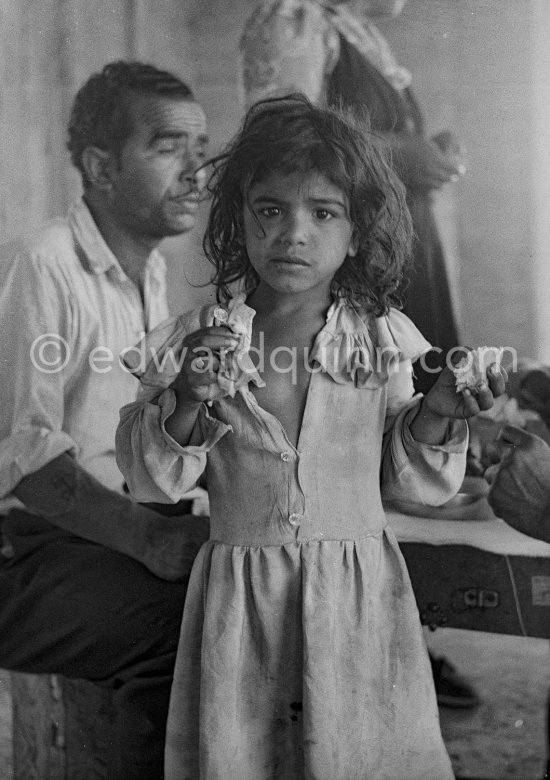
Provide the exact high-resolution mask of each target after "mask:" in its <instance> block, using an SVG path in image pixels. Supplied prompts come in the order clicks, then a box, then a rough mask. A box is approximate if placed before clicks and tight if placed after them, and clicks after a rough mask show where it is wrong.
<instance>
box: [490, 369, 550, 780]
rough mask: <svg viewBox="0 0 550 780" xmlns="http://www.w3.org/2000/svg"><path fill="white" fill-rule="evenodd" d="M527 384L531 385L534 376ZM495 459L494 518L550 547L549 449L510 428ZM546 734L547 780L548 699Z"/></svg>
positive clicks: (547, 402)
mask: <svg viewBox="0 0 550 780" xmlns="http://www.w3.org/2000/svg"><path fill="white" fill-rule="evenodd" d="M530 381H531V382H532V383H533V384H534V382H535V381H536V377H535V375H533V376H532V378H531V380H530ZM528 384H529V382H527V383H526V387H527V385H528ZM549 387H550V385H549ZM536 396H537V394H536V393H535V396H534V400H537V397H536ZM538 400H539V401H540V403H531V404H530V406H531V408H533V409H536V410H537V411H539V412H543V413H542V414H541V417H542V419H543V420H544V421H545V422H548V416H547V414H544V410H545V409H546V410H548V408H549V407H550V392H549V393H548V395H547V397H539V398H538ZM524 405H527V404H526V402H525V399H524ZM495 456H496V459H498V458H501V460H500V463H499V464H498V465H495V466H490V467H489V469H487V471H486V472H485V473H486V477H487V479H488V480H489V481H490V482H491V489H490V491H489V503H490V505H491V506H492V508H493V510H494V512H495V514H496V515H497V516H498V517H501V518H502V519H503V520H505V521H506V522H507V523H508V524H509V525H511V526H513V527H514V528H516V529H517V530H518V531H521V532H522V533H524V534H527V535H528V536H533V537H534V538H535V539H541V540H542V541H543V542H548V543H550V447H549V446H548V444H547V443H546V442H545V441H544V440H543V439H542V438H540V437H538V436H536V435H535V434H533V433H529V432H528V431H524V430H521V429H520V428H515V427H513V426H511V425H509V426H506V427H505V428H504V430H503V431H502V433H501V435H500V437H499V440H498V442H496V444H495ZM547 730H548V755H549V758H548V763H547V765H546V774H545V776H544V777H545V778H550V695H549V698H548V714H547Z"/></svg>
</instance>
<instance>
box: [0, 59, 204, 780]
mask: <svg viewBox="0 0 550 780" xmlns="http://www.w3.org/2000/svg"><path fill="white" fill-rule="evenodd" d="M206 141H207V139H206V129H205V116H204V113H203V111H202V108H201V107H200V106H199V104H198V103H197V102H196V101H195V99H194V97H193V94H192V92H191V90H190V89H189V88H188V87H187V86H186V85H185V84H184V83H183V82H182V81H180V79H178V78H176V77H175V76H173V75H172V74H170V73H167V72H165V71H161V70H158V69H157V68H154V67H152V66H150V65H145V64H142V63H137V62H133V63H126V62H114V63H110V64H109V65H106V66H105V67H104V68H103V70H102V71H101V72H100V73H96V74H94V75H93V76H91V78H90V79H89V80H88V81H87V82H86V84H84V86H83V87H82V88H81V89H80V91H79V92H78V94H77V96H76V99H75V101H74V105H73V108H72V113H71V118H70V122H69V143H68V146H69V150H70V152H71V157H72V161H73V163H74V165H75V166H76V168H77V170H78V171H79V172H80V174H81V177H82V183H83V189H84V194H83V198H82V200H81V201H80V202H79V203H77V204H76V205H75V206H74V207H73V208H71V209H70V211H69V213H68V215H67V216H66V217H63V218H59V219H56V220H53V221H52V222H49V223H47V224H45V225H43V226H42V227H41V228H39V229H38V230H37V231H36V233H35V234H33V235H31V236H27V237H25V238H24V239H23V240H21V241H20V242H18V243H17V244H15V245H12V246H7V247H3V248H2V251H1V253H0V331H1V332H2V339H1V340H0V365H1V366H2V374H1V378H0V389H1V396H2V406H1V408H0V499H6V500H5V501H4V502H3V503H4V508H6V507H7V505H8V504H11V505H12V506H14V505H15V504H17V506H18V508H16V509H13V510H12V511H11V512H9V514H7V516H6V517H5V519H4V521H3V529H2V530H3V537H4V546H3V548H2V551H1V554H0V594H1V598H0V636H1V637H2V640H1V642H0V666H2V667H4V668H6V669H10V670H15V671H21V672H38V673H40V672H51V673H59V674H63V675H65V676H67V677H74V678H84V679H88V680H91V681H92V682H96V683H98V684H100V685H103V686H107V687H111V688H113V689H114V697H113V703H114V709H115V711H114V716H115V719H114V723H113V728H112V739H111V745H110V757H109V765H108V776H109V780H160V778H161V777H162V774H163V754H164V740H165V730H166V715H167V708H168V699H169V694H170V687H171V684H172V674H173V665H174V659H175V653H176V647H177V640H178V634H179V626H180V621H181V614H182V611H183V604H184V599H185V594H186V590H187V578H188V575H189V571H190V569H191V564H192V561H193V559H194V556H195V553H196V552H197V550H198V548H199V547H200V545H201V543H202V542H203V540H204V539H205V538H207V536H208V528H207V523H205V522H203V521H200V520H198V518H196V517H193V518H192V519H191V518H190V517H165V516H163V515H162V514H159V513H157V512H156V511H153V510H152V509H151V508H150V507H145V506H140V505H139V504H136V503H135V502H134V501H132V500H131V499H130V498H129V496H128V495H127V494H126V493H124V490H123V483H124V480H123V477H122V474H121V473H120V471H119V470H118V468H117V465H116V462H115V429H116V425H117V421H118V412H119V408H120V407H121V406H122V405H124V404H126V403H128V402H130V401H132V400H133V399H134V398H135V395H136V391H137V382H136V380H135V378H134V377H133V376H132V375H131V374H129V373H128V372H127V371H125V370H123V368H122V366H121V365H120V363H119V361H118V355H119V353H120V352H121V351H124V350H125V349H129V348H130V347H131V346H132V345H133V344H134V343H135V342H136V339H138V338H139V337H140V335H141V334H143V332H144V331H148V330H149V328H152V327H154V326H155V325H156V324H157V323H159V322H160V321H161V320H163V319H164V318H165V317H166V316H167V314H168V309H167V301H166V281H165V274H166V271H165V263H164V259H163V258H162V256H161V255H160V254H159V252H158V250H157V247H158V245H159V244H160V242H161V240H162V239H163V238H165V237H168V236H176V235H181V234H183V233H186V232H188V231H189V230H191V228H192V227H193V225H194V222H195V213H196V210H197V206H198V198H199V181H198V180H197V175H196V171H197V168H198V167H199V166H200V165H201V162H202V160H203V157H204V153H205V145H206ZM179 509H180V513H184V512H187V513H189V510H190V507H189V502H187V506H185V507H181V506H180V507H179ZM0 519H1V518H0Z"/></svg>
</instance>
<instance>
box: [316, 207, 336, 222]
mask: <svg viewBox="0 0 550 780" xmlns="http://www.w3.org/2000/svg"><path fill="white" fill-rule="evenodd" d="M315 216H316V217H317V219H319V220H321V222H328V220H329V219H332V218H333V217H334V214H333V213H332V212H330V211H327V210H326V209H316V210H315Z"/></svg>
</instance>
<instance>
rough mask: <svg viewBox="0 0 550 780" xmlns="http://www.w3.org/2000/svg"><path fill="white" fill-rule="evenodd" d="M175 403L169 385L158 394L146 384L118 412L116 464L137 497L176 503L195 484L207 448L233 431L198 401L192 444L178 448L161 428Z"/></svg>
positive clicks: (178, 445)
mask: <svg viewBox="0 0 550 780" xmlns="http://www.w3.org/2000/svg"><path fill="white" fill-rule="evenodd" d="M175 406H176V396H175V393H174V391H173V390H172V389H171V388H167V389H165V390H161V391H160V393H159V392H158V390H157V391H155V390H154V389H150V388H149V389H145V390H144V392H143V395H142V397H140V398H139V399H138V400H137V401H135V402H134V403H131V404H127V405H126V406H123V407H122V409H121V411H120V423H119V426H118V429H117V433H116V452H117V463H118V467H119V468H120V470H121V472H122V473H123V475H124V477H125V479H126V484H127V485H128V488H129V490H130V493H131V494H132V496H133V497H134V498H135V499H136V500H137V501H144V502H150V501H155V502H158V503H176V502H177V501H179V500H180V499H181V498H182V497H183V496H184V494H185V493H186V492H187V491H189V490H190V489H191V488H193V487H194V486H195V485H196V484H197V482H198V480H199V478H200V476H201V474H202V472H203V471H204V469H205V467H206V458H207V453H208V452H209V450H211V449H212V447H214V445H215V444H216V443H217V442H218V441H219V440H220V439H221V438H222V436H224V435H225V434H226V433H227V432H228V431H230V430H231V427H230V426H229V425H226V424H225V423H223V422H222V421H221V420H217V419H216V418H214V417H212V416H211V415H210V412H209V408H208V406H207V405H206V404H202V405H201V407H200V410H199V415H198V418H197V423H196V425H195V428H194V430H193V433H192V435H191V439H190V443H189V444H188V445H187V446H186V447H182V446H181V445H180V444H178V443H177V442H176V441H175V440H174V439H173V438H172V437H171V436H170V435H169V434H168V433H167V431H166V429H165V427H164V425H165V421H166V419H167V418H168V417H169V416H170V415H171V414H172V412H173V411H174V409H175Z"/></svg>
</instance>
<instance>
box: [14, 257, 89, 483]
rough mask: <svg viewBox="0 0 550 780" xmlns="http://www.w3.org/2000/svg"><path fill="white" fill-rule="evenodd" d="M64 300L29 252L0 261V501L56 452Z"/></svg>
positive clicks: (66, 444) (62, 290)
mask: <svg viewBox="0 0 550 780" xmlns="http://www.w3.org/2000/svg"><path fill="white" fill-rule="evenodd" d="M70 323H71V316H70V295H69V291H68V290H67V289H66V285H65V282H64V280H63V279H62V278H61V277H59V278H58V277H57V276H56V274H55V270H54V267H53V265H52V264H49V263H44V262H41V260H40V258H38V257H36V256H34V255H30V254H29V255H28V254H23V253H19V254H15V255H14V256H12V257H11V258H9V260H2V262H1V263H0V331H1V333H2V338H1V339H0V366H1V372H2V373H1V377H2V378H1V386H2V403H1V404H0V497H2V498H4V497H7V496H9V494H10V493H11V491H12V490H13V489H14V487H15V486H16V485H17V484H18V483H19V482H20V481H21V479H22V478H23V477H25V476H27V475H28V474H31V473H33V472H35V471H38V470H39V469H40V468H42V467H43V466H45V465H46V464H47V463H49V462H50V461H51V460H53V459H54V458H56V457H57V456H58V455H61V454H62V453H63V452H67V451H71V452H73V453H74V454H76V452H77V446H76V444H75V442H74V441H73V439H72V438H71V437H70V436H69V435H68V434H67V433H65V432H64V431H63V415H64V400H65V398H64V396H65V369H66V368H67V364H68V362H69V360H70V357H71V355H70V351H71V342H72V339H71V333H70V330H71V325H70Z"/></svg>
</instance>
